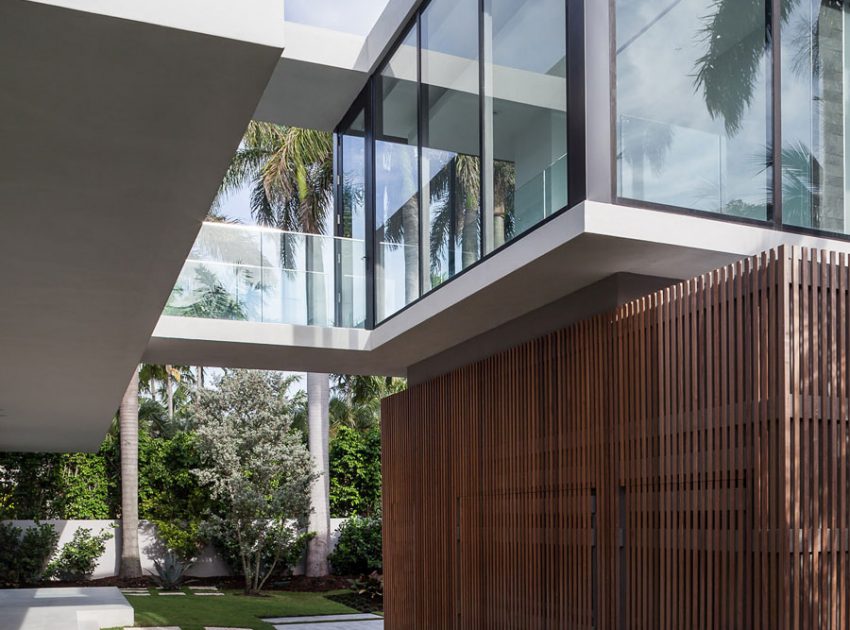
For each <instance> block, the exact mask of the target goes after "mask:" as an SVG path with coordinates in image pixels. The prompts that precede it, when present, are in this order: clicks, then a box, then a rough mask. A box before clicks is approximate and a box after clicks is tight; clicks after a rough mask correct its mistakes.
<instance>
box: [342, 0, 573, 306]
mask: <svg viewBox="0 0 850 630" xmlns="http://www.w3.org/2000/svg"><path fill="white" fill-rule="evenodd" d="M566 7H567V4H566V2H565V1H564V0H431V1H430V2H428V3H426V4H424V5H423V7H422V8H421V9H420V10H419V13H418V14H417V15H416V17H415V19H414V21H413V23H412V24H411V26H410V28H409V30H408V31H407V32H406V33H405V35H404V37H403V38H402V40H401V42H400V43H399V46H398V47H397V48H396V49H395V51H394V52H393V53H392V55H391V56H390V58H389V60H388V61H387V62H386V64H385V66H384V67H383V68H382V70H381V71H379V72H378V73H377V74H376V75H375V76H374V77H373V82H372V94H373V98H372V103H373V107H374V112H373V114H374V115H373V116H372V117H371V119H372V121H373V123H372V124H373V128H372V130H371V131H372V135H374V145H373V146H372V147H366V150H365V152H362V155H366V156H369V154H370V153H371V151H370V149H374V162H371V161H370V163H369V164H365V167H366V172H367V173H369V169H370V168H373V169H374V197H373V198H372V201H373V202H374V225H375V231H374V240H375V255H374V263H375V275H374V292H375V321H376V322H381V321H382V320H384V319H386V318H387V317H389V316H391V315H393V314H394V313H396V312H397V311H399V310H401V309H402V308H404V306H406V305H407V304H410V303H411V302H413V301H414V300H416V299H417V298H418V297H419V296H420V295H421V294H422V293H423V292H426V291H429V290H430V289H432V288H434V287H437V286H439V285H440V284H442V283H443V282H445V281H446V280H448V279H450V278H451V277H452V276H454V275H456V274H458V273H460V272H461V271H463V270H464V269H466V268H468V267H470V266H471V265H473V264H475V263H476V262H477V261H479V260H480V259H481V257H482V256H483V255H485V254H488V253H490V252H491V251H493V250H494V249H496V248H498V247H500V246H502V245H504V244H505V243H507V242H509V241H510V240H511V239H512V238H515V237H516V236H518V235H519V234H521V233H523V232H525V231H527V230H528V229H530V228H532V227H534V226H535V225H537V224H538V223H539V222H540V221H542V220H543V219H545V218H546V217H548V216H551V215H552V214H554V213H555V212H557V211H559V210H562V209H563V208H564V207H566V205H567V155H566V154H567V61H566V49H567V16H566ZM367 118H369V117H368V116H367ZM352 126H353V125H352ZM339 133H340V134H341V135H342V136H343V138H342V142H343V146H342V151H341V154H342V158H341V159H342V163H343V165H345V164H358V167H357V168H360V167H359V164H360V162H358V160H359V159H360V158H355V157H349V156H348V151H349V148H348V147H349V145H352V146H353V144H354V142H353V141H352V140H350V139H349V136H357V137H359V134H360V133H361V132H360V130H358V131H357V132H355V131H353V130H351V129H348V130H346V129H342V130H340V132H339ZM366 135H367V136H369V135H370V134H366ZM358 146H359V145H358ZM352 150H353V149H352ZM357 150H358V151H360V149H359V148H358V149H357ZM366 160H369V158H368V157H367V158H366ZM343 171H344V172H345V179H346V181H350V180H352V174H351V173H350V172H349V169H348V167H347V166H343ZM370 176H371V175H370ZM345 194H347V193H345ZM346 203H349V202H348V201H346ZM351 203H354V201H352V202H351ZM346 207H347V206H346ZM352 208H353V206H352ZM358 211H360V212H362V208H360V209H359V210H354V209H352V211H351V212H352V216H354V214H355V213H356V212H358ZM345 212H346V211H345V210H343V217H345V216H346V215H345ZM369 218H370V220H371V217H369ZM355 238H356V236H355Z"/></svg>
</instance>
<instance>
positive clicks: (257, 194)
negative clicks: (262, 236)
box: [218, 121, 333, 325]
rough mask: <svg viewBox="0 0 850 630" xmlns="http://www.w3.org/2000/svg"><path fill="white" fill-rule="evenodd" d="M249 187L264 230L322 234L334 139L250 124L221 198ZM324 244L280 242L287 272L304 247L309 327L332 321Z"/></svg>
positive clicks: (329, 198)
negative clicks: (327, 288) (329, 308)
mask: <svg viewBox="0 0 850 630" xmlns="http://www.w3.org/2000/svg"><path fill="white" fill-rule="evenodd" d="M246 185H249V186H251V215H252V216H253V218H254V220H255V221H257V223H259V224H260V225H266V226H270V227H276V228H278V229H281V230H285V231H287V232H299V233H306V234H323V233H324V228H325V224H326V220H327V213H328V209H329V208H330V207H331V203H332V200H333V142H332V137H331V134H329V133H326V132H322V131H314V130H312V129H300V128H297V127H282V126H279V125H275V124H272V123H263V122H256V121H252V122H251V123H250V124H249V125H248V129H247V130H246V132H245V136H244V138H243V141H242V144H241V145H240V146H239V149H238V150H237V152H236V154H235V155H234V157H233V159H232V160H231V163H230V167H229V168H228V170H227V174H226V175H225V178H224V181H223V182H222V185H221V188H220V190H219V195H218V197H219V198H222V197H224V196H225V195H227V194H228V193H230V192H232V191H235V190H239V189H241V188H243V187H244V186H246ZM322 241H323V239H321V238H315V237H313V238H311V237H303V238H302V237H298V238H295V237H288V236H284V237H282V240H281V248H280V256H281V261H280V262H281V264H282V266H283V268H284V269H287V270H292V269H295V267H296V264H295V255H296V253H297V250H298V248H299V246H300V244H301V242H303V243H304V247H305V256H306V290H307V323H308V324H320V325H324V324H326V323H327V318H328V308H327V306H328V305H327V304H326V300H325V287H324V268H323V262H322V261H323V252H322V248H323V242H322ZM289 273H292V272H291V271H290V272H289Z"/></svg>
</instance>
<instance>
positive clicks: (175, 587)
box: [151, 551, 192, 591]
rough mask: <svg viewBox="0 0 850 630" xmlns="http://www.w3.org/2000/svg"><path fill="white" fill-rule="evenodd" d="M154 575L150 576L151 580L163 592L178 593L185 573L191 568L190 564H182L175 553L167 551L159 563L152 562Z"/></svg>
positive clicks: (157, 561)
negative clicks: (154, 570)
mask: <svg viewBox="0 0 850 630" xmlns="http://www.w3.org/2000/svg"><path fill="white" fill-rule="evenodd" d="M153 566H154V568H155V569H156V574H151V579H152V580H153V581H154V582H155V583H156V585H157V586H158V587H159V588H161V589H162V590H164V591H179V590H180V587H181V586H183V583H184V582H185V581H186V577H187V575H186V571H188V570H189V569H191V568H192V563H191V562H184V561H183V560H181V559H180V558H179V557H178V556H177V554H176V553H174V552H173V551H168V552H166V554H165V557H164V558H163V559H162V561H161V562H160V561H159V560H154V561H153Z"/></svg>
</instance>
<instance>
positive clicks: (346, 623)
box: [124, 614, 384, 630]
mask: <svg viewBox="0 0 850 630" xmlns="http://www.w3.org/2000/svg"><path fill="white" fill-rule="evenodd" d="M263 621H266V622H268V623H270V624H272V625H273V626H274V627H275V629H276V630H383V628H384V620H383V618H382V617H379V616H378V615H369V614H356V615H321V616H315V617H272V618H269V619H263ZM124 630H180V628H178V627H176V626H160V627H157V628H151V627H147V628H135V627H133V628H131V627H127V628H124ZM204 630H248V629H247V628H225V627H219V626H207V627H206V628H205V629H204Z"/></svg>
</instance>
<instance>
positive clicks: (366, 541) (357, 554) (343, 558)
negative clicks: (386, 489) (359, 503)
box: [329, 516, 383, 575]
mask: <svg viewBox="0 0 850 630" xmlns="http://www.w3.org/2000/svg"><path fill="white" fill-rule="evenodd" d="M329 559H330V561H331V565H333V569H334V573H336V574H338V575H362V574H367V573H371V572H372V571H381V570H382V569H383V556H382V555H381V517H380V516H373V517H365V518H364V517H359V516H354V517H352V518H350V519H348V520H347V521H346V522H345V523H343V524H342V527H340V529H339V540H338V541H337V543H336V547H335V548H334V550H333V552H331V555H330V557H329Z"/></svg>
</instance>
